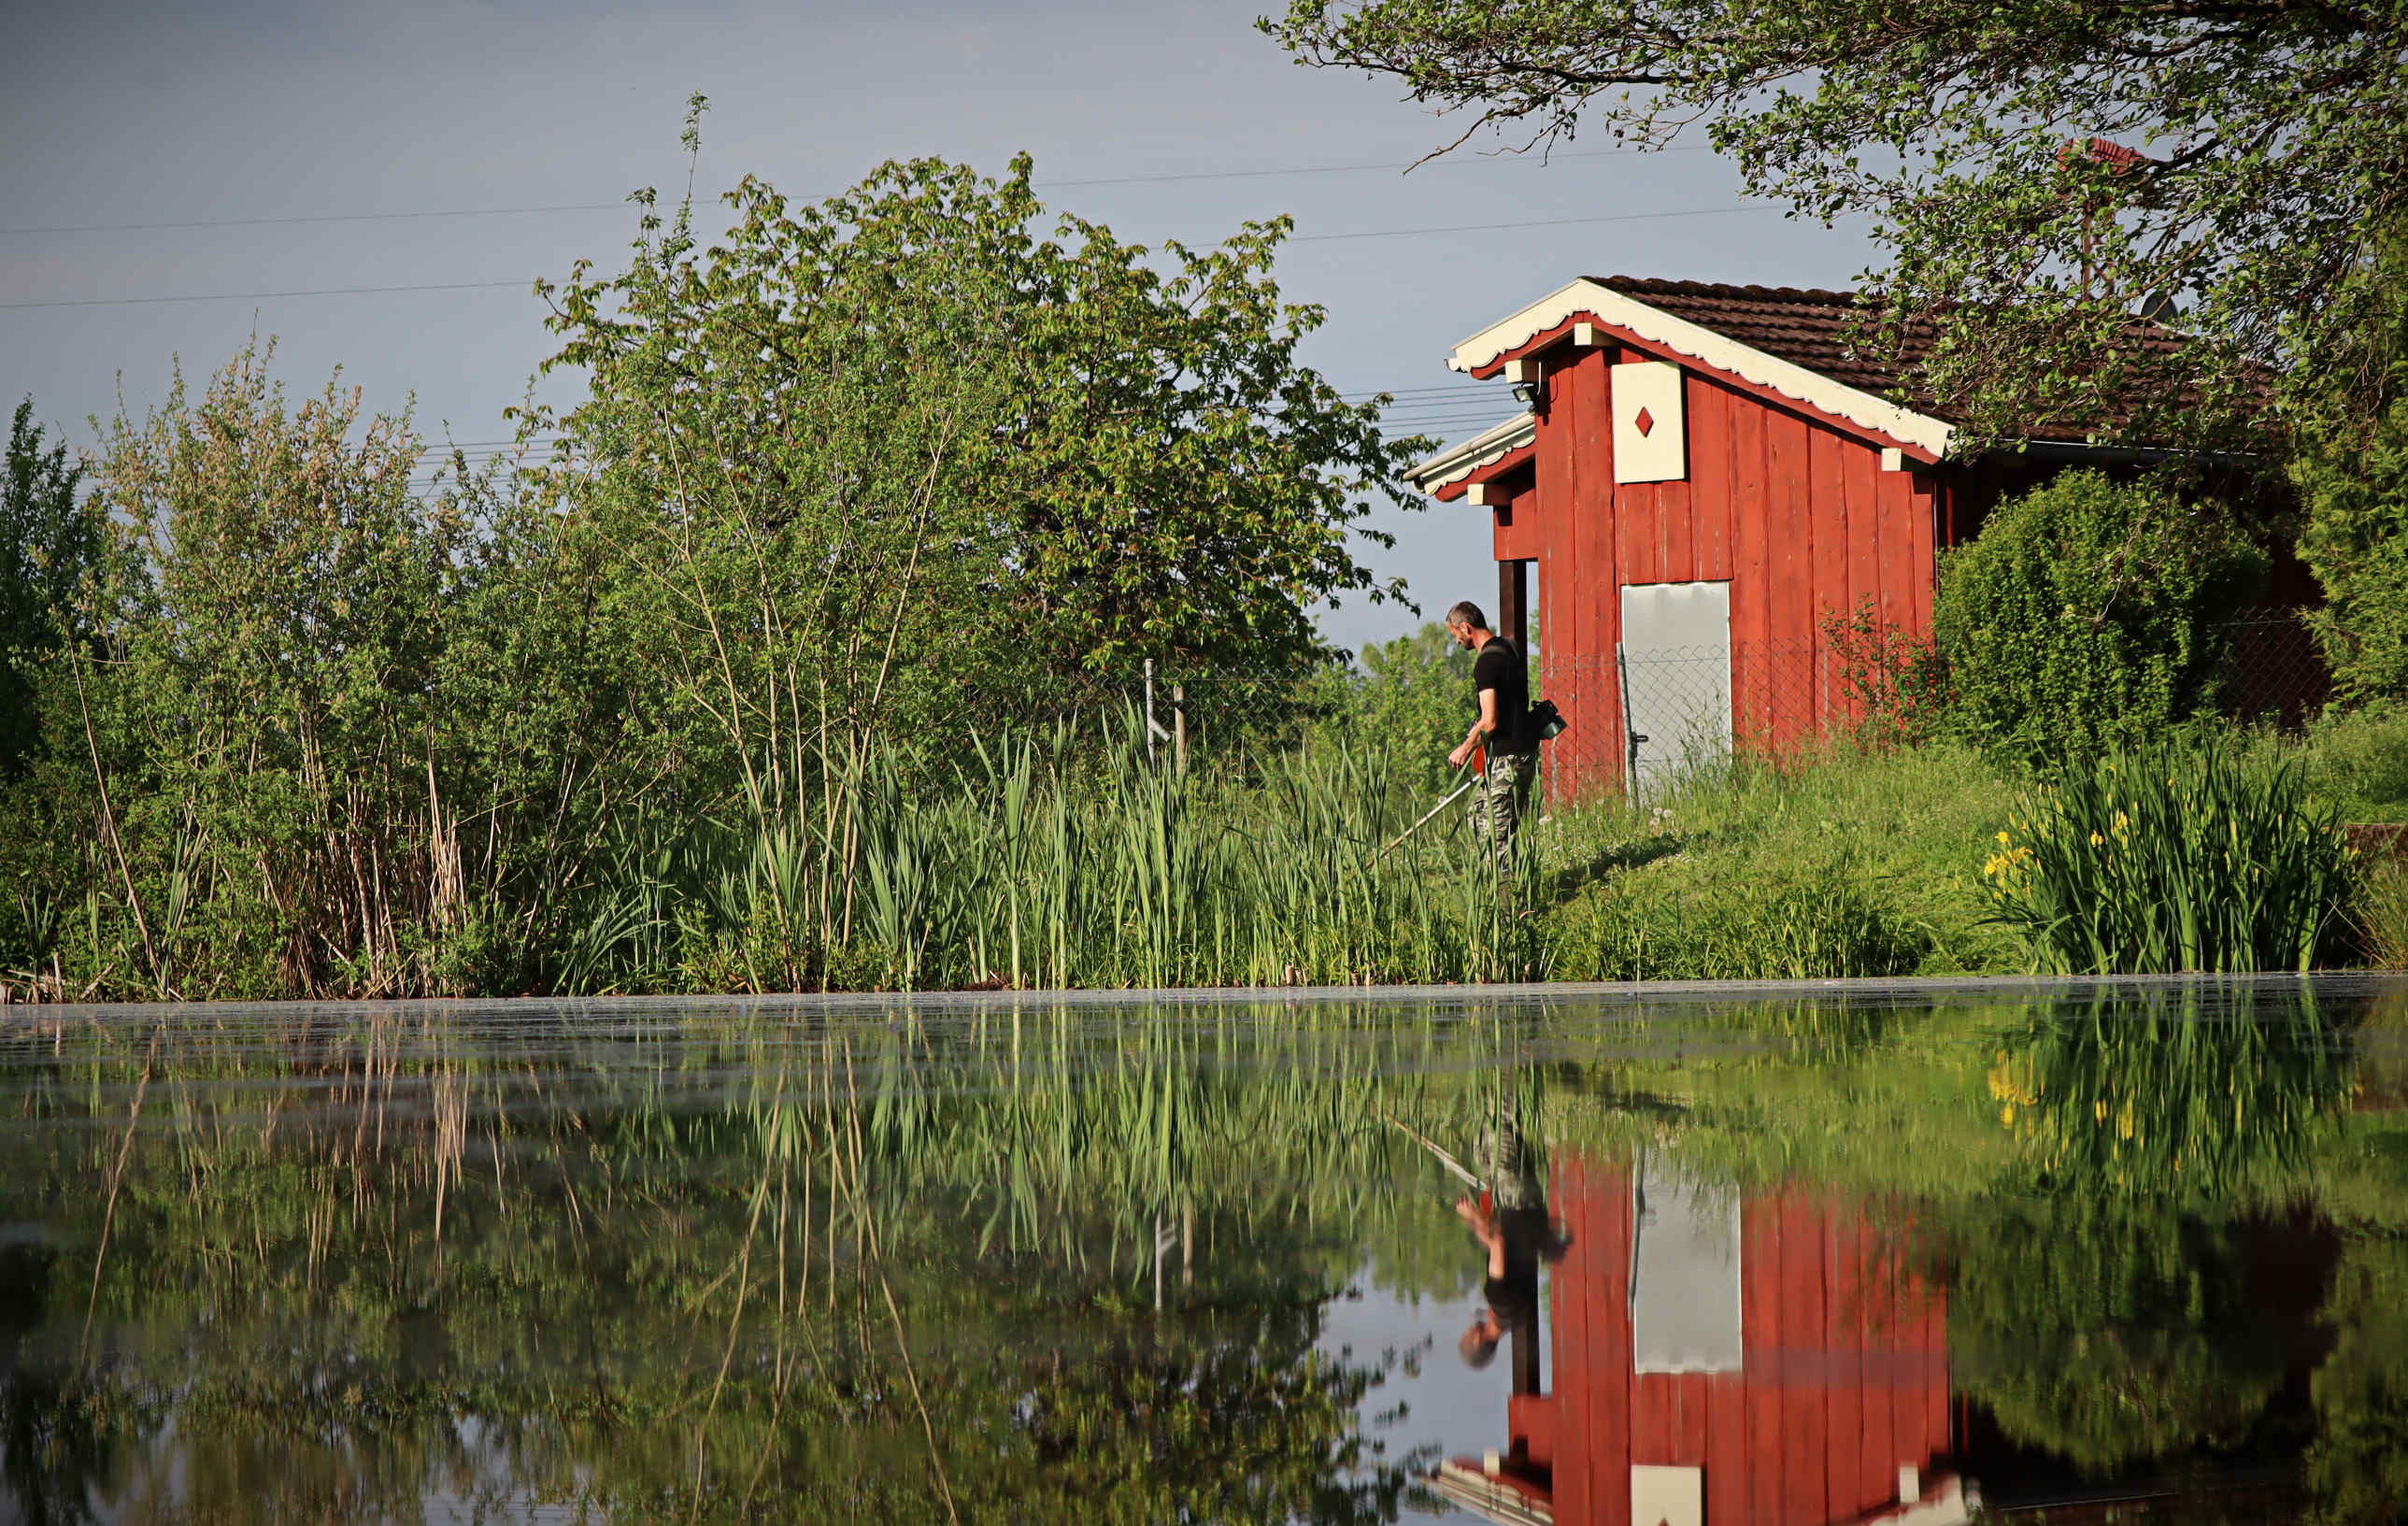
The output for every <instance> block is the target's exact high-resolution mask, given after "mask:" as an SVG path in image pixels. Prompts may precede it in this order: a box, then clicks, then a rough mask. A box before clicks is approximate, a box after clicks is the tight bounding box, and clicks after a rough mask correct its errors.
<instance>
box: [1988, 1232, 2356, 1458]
mask: <svg viewBox="0 0 2408 1526" xmlns="http://www.w3.org/2000/svg"><path fill="white" fill-rule="evenodd" d="M2249 1229H2250V1226H2249V1225H2248V1224H2247V1223H2246V1222H2245V1221H2235V1220H2234V1219H2233V1218H2231V1217H2230V1216H2226V1215H2216V1216H2203V1215H2193V1214H2187V1213H2185V1212H2183V1211H2181V1210H2179V1209H2177V1208H2175V1207H2174V1206H2172V1205H2171V1203H2168V1202H2163V1201H2161V1200H2157V1201H2152V1200H2139V1201H2136V1200H2134V1199H2131V1198H2129V1197H2123V1196H2106V1197H2100V1196H2093V1195H2092V1194H2091V1193H2089V1192H2087V1191H2076V1192H2071V1193H2066V1194H2062V1195H2059V1196H2056V1197H2050V1198H2040V1199H2008V1198H2000V1199H1995V1200H1991V1201H1986V1202H1978V1203H1975V1204H1973V1205H1972V1210H1971V1213H1969V1214H1968V1215H1967V1216H1966V1219H1965V1221H1964V1222H1963V1223H1962V1224H1961V1225H1959V1226H1957V1227H1956V1228H1954V1229H1953V1230H1952V1231H1950V1234H1949V1237H1948V1238H1949V1245H1950V1250H1951V1254H1952V1256H1953V1260H1954V1264H1955V1269H1956V1275H1955V1278H1954V1282H1953V1286H1952V1287H1951V1288H1950V1290H1949V1299H1948V1350H1949V1360H1950V1365H1951V1368H1952V1372H1953V1375H1954V1376H1955V1380H1956V1381H1957V1383H1958V1384H1959V1385H1961V1387H1962V1388H1963V1389H1964V1391H1965V1393H1966V1394H1967V1395H1968V1396H1969V1397H1971V1398H1973V1399H1975V1400H1977V1401H1979V1402H1980V1403H1982V1404H1986V1405H1987V1406H1988V1407H1989V1409H1990V1411H1991V1413H1992V1414H1993V1415H1994V1416H1995V1417H1996V1418H1997V1419H1998V1421H1999V1424H2000V1427H2001V1428H2002V1429H2003V1430H2004V1431H2005V1432H2006V1433H2007V1434H2008V1435H2010V1436H2012V1437H2014V1439H2015V1440H2016V1441H2019V1442H2022V1443H2024V1444H2026V1445H2028V1446H2035V1447H2046V1448H2048V1449H2049V1450H2050V1451H2053V1452H2056V1453H2057V1454H2058V1455H2060V1456H2062V1457H2064V1458H2066V1459H2067V1460H2068V1461H2071V1462H2073V1463H2074V1464H2076V1465H2077V1466H2079V1467H2081V1468H2082V1469H2084V1470H2085V1472H2089V1473H2094V1474H2102V1473H2111V1472H2113V1471H2114V1470H2116V1469H2118V1468H2122V1467H2127V1466H2129V1465H2131V1464H2134V1463H2137V1462H2143V1461H2153V1460H2157V1459H2161V1458H2168V1457H2172V1456H2177V1455H2179V1454H2181V1453H2183V1452H2186V1451H2189V1450H2191V1449H2193V1448H2197V1447H2219V1448H2221V1447H2238V1446H2241V1445H2243V1443H2245V1442H2246V1441H2247V1440H2248V1439H2249V1438H2250V1437H2251V1435H2252V1434H2253V1432H2255V1431H2256V1429H2257V1427H2258V1425H2259V1424H2260V1422H2261V1417H2263V1416H2264V1414H2265V1412H2266V1410H2267V1407H2268V1405H2269V1404H2271V1403H2272V1400H2273V1399H2274V1397H2275V1395H2276V1394H2277V1393H2278V1392H2279V1391H2280V1390H2281V1389H2282V1387H2283V1382H2284V1368H2285V1363H2284V1357H2285V1351H2284V1346H2283V1341H2284V1336H2285V1335H2286V1333H2304V1332H2305V1330H2306V1328H2307V1326H2308V1324H2309V1317H2310V1316H2312V1314H2313V1309H2308V1310H2300V1309H2297V1308H2286V1307H2284V1306H2283V1301H2282V1299H2281V1297H2280V1295H2279V1293H2278V1292H2277V1291H2276V1290H2275V1289H2272V1288H2264V1287H2261V1286H2258V1285H2257V1279H2256V1278H2255V1277H2254V1275H2253V1270H2252V1268H2251V1265H2250V1261H2249V1257H2248V1243H2249V1232H2248V1231H2249Z"/></svg>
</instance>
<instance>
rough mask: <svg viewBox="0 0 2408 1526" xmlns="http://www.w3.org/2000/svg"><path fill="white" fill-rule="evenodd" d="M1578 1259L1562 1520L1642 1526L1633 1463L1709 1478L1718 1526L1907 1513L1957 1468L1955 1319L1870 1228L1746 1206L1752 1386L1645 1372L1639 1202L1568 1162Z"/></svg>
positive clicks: (1563, 1266) (1708, 1376) (1561, 1446)
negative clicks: (1633, 1278) (1634, 1350)
mask: <svg viewBox="0 0 2408 1526" xmlns="http://www.w3.org/2000/svg"><path fill="white" fill-rule="evenodd" d="M1555 1207H1556V1211H1557V1212H1558V1214H1559V1215H1560V1216H1562V1218H1563V1219H1564V1228H1565V1231H1566V1232H1567V1234H1568V1235H1569V1237H1570V1243H1571V1248H1570V1251H1569V1252H1567V1254H1566V1255H1565V1257H1564V1259H1563V1260H1561V1261H1559V1262H1557V1263H1556V1264H1555V1269H1554V1271H1553V1272H1552V1274H1551V1277H1550V1288H1551V1293H1550V1308H1551V1309H1552V1311H1553V1317H1554V1329H1555V1349H1554V1352H1553V1356H1554V1369H1555V1422H1556V1432H1555V1519H1557V1520H1558V1521H1560V1522H1562V1523H1564V1526H1651V1523H1648V1522H1632V1521H1630V1520H1629V1515H1630V1468H1631V1465H1632V1464H1633V1463H1660V1464H1668V1465H1671V1466H1678V1467H1694V1468H1698V1469H1699V1470H1701V1471H1702V1473H1703V1475H1704V1480H1705V1506H1706V1520H1707V1522H1708V1526H1828V1523H1831V1522H1838V1521H1846V1520H1852V1519H1856V1518H1857V1517H1859V1516H1863V1515H1865V1514H1868V1513H1870V1512H1871V1511H1874V1510H1878V1509H1881V1508H1883V1507H1884V1506H1885V1505H1888V1504H1893V1503H1895V1501H1896V1499H1897V1494H1898V1469H1899V1464H1900V1463H1913V1464H1914V1466H1915V1467H1917V1468H1918V1469H1920V1470H1921V1471H1923V1472H1924V1473H1925V1474H1927V1475H1928V1474H1929V1473H1930V1472H1931V1471H1932V1464H1933V1462H1934V1461H1936V1460H1937V1459H1939V1458H1940V1457H1942V1456H1943V1455H1944V1454H1945V1453H1946V1452H1947V1450H1948V1445H1949V1436H1948V1361H1947V1346H1946V1341H1947V1318H1946V1309H1945V1306H1944V1304H1943V1303H1942V1300H1941V1298H1940V1296H1939V1295H1938V1294H1937V1293H1936V1292H1934V1291H1933V1290H1931V1289H1929V1288H1925V1287H1923V1286H1921V1285H1920V1284H1918V1283H1916V1282H1914V1280H1913V1279H1912V1278H1910V1277H1908V1276H1907V1275H1906V1274H1905V1273H1904V1271H1903V1269H1902V1268H1901V1267H1900V1265H1899V1261H1898V1259H1897V1257H1896V1254H1895V1253H1894V1251H1893V1250H1892V1249H1891V1248H1890V1247H1888V1246H1886V1245H1884V1244H1883V1243H1882V1241H1881V1239H1880V1237H1879V1236H1878V1235H1877V1234H1876V1233H1875V1232H1874V1231H1873V1230H1872V1229H1871V1227H1870V1226H1868V1225H1867V1224H1866V1223H1865V1222H1864V1221H1863V1219H1862V1218H1861V1217H1859V1216H1856V1215H1855V1214H1853V1213H1851V1212H1849V1211H1848V1210H1846V1209H1845V1208H1843V1207H1842V1206H1841V1205H1839V1204H1835V1203H1832V1202H1826V1201H1823V1200H1821V1199H1818V1198H1814V1197H1810V1196H1806V1195H1802V1194H1789V1195H1785V1196H1781V1197H1756V1198H1751V1199H1747V1200H1745V1201H1743V1202H1742V1205H1741V1231H1740V1235H1741V1251H1740V1258H1741V1260H1740V1298H1741V1321H1742V1333H1743V1336H1744V1355H1743V1358H1742V1370H1741V1371H1739V1372H1736V1373H1696V1374H1670V1373H1647V1374H1640V1373H1635V1372H1633V1371H1632V1359H1631V1332H1630V1266H1631V1255H1632V1249H1633V1246H1632V1242H1631V1234H1632V1227H1631V1184H1630V1181H1629V1177H1628V1173H1627V1171H1626V1170H1624V1169H1623V1168H1621V1167H1619V1166H1615V1165H1606V1164H1600V1163H1597V1162H1593V1161H1590V1160H1587V1159H1583V1158H1581V1157H1578V1156H1570V1157H1566V1158H1563V1159H1559V1161H1558V1163H1557V1166H1556V1179H1555Z"/></svg>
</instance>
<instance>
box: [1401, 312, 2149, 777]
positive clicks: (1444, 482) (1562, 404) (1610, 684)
mask: <svg viewBox="0 0 2408 1526" xmlns="http://www.w3.org/2000/svg"><path fill="white" fill-rule="evenodd" d="M1858 312H1859V308H1858V305H1857V302H1856V297H1855V296H1854V295H1852V294H1850V293H1846V292H1831V291H1813V290H1804V289H1797V288H1788V287H1762V286H1720V285H1708V284H1703V283H1700V282H1696V281H1651V280H1640V279H1636V278H1632V277H1627V276H1604V277H1590V278H1584V279H1583V280H1580V281H1573V282H1572V283H1571V284H1570V285H1568V286H1566V287H1564V288H1563V289H1562V290H1561V291H1558V292H1555V293H1553V294H1551V295H1547V296H1545V297H1542V298H1541V299H1540V300H1538V301H1536V302H1533V303H1531V304H1530V305H1529V306H1527V307H1526V308H1524V309H1522V310H1520V311H1519V312H1516V313H1514V314H1513V315H1512V316H1511V317H1509V318H1506V319H1504V320H1502V321H1501V322H1499V323H1497V324H1493V325H1491V326H1490V327H1488V328H1485V329H1483V330H1482V331H1481V332H1479V333H1477V334H1475V335H1473V336H1471V337H1470V338H1468V339H1465V340H1464V341H1463V342H1462V343H1461V344H1459V345H1457V346H1456V347H1455V353H1454V354H1453V356H1452V357H1451V358H1450V360H1449V364H1450V365H1451V366H1452V367H1454V368H1455V370H1458V371H1465V372H1469V374H1471V375H1473V376H1476V377H1481V378H1494V377H1500V376H1501V377H1503V378H1505V379H1507V380H1508V381H1511V382H1512V383H1513V384H1514V389H1515V392H1516V394H1517V396H1521V397H1522V398H1523V399H1524V400H1525V401H1526V402H1527V404H1528V405H1529V406H1528V411H1527V412H1524V413H1521V414H1519V415H1517V416H1515V417H1513V418H1511V419H1508V420H1506V421H1505V422H1504V423H1502V424H1499V425H1497V426H1496V427H1495V428H1492V429H1490V430H1488V431H1486V432H1485V433H1484V434H1481V435H1479V436H1477V437H1475V438H1473V439H1469V440H1466V441H1464V442H1462V443H1460V444H1457V445H1455V446H1453V447H1450V448H1449V449H1447V450H1445V451H1443V452H1441V453H1439V454H1437V455H1434V456H1432V457H1430V458H1429V459H1428V460H1427V461H1425V462H1423V463H1422V464H1421V465H1420V466H1418V467H1417V468H1414V471H1413V474H1412V480H1413V482H1414V483H1415V485H1417V486H1419V487H1420V488H1421V489H1422V490H1423V491H1425V492H1427V493H1430V494H1432V495H1434V496H1435V497H1439V498H1441V499H1444V500H1448V501H1463V502H1466V503H1469V504H1472V505H1476V506H1479V507H1482V508H1485V509H1487V510H1488V511H1489V512H1490V514H1491V515H1492V516H1493V519H1494V524H1495V531H1496V558H1497V562H1498V603H1499V605H1501V606H1502V608H1501V610H1500V611H1498V612H1497V613H1498V622H1497V623H1498V628H1499V629H1500V630H1502V631H1503V632H1504V633H1505V634H1507V635H1509V636H1512V637H1513V638H1514V639H1515V640H1516V641H1519V642H1522V643H1523V647H1524V650H1525V651H1527V650H1528V646H1527V611H1528V607H1529V599H1528V595H1529V592H1530V584H1529V581H1528V571H1529V569H1530V568H1531V567H1532V566H1533V565H1535V566H1536V568H1537V569H1538V590H1537V592H1538V602H1539V608H1540V610H1541V613H1542V615H1543V621H1544V632H1543V640H1542V641H1541V653H1540V673H1539V678H1540V683H1541V686H1542V689H1543V692H1544V693H1545V694H1546V695H1548V696H1549V697H1550V698H1554V699H1555V701H1556V702H1557V703H1558V704H1559V705H1561V706H1562V707H1563V709H1564V711H1565V712H1566V713H1567V714H1568V715H1570V717H1571V721H1572V727H1571V730H1570V732H1569V733H1568V734H1567V735H1566V736H1565V737H1563V738H1561V739H1559V740H1558V741H1556V742H1555V743H1553V744H1552V749H1553V750H1552V753H1551V755H1550V758H1549V775H1548V776H1549V780H1550V784H1549V790H1550V793H1551V795H1552V796H1553V797H1554V798H1555V799H1556V800H1558V801H1562V800H1566V799H1574V798H1578V797H1579V796H1581V795H1583V794H1585V793H1588V792H1590V791H1592V790H1594V789H1597V788H1600V787H1604V788H1620V787H1622V786H1623V785H1624V784H1625V783H1626V782H1629V783H1631V784H1634V785H1636V786H1638V787H1639V788H1640V789H1641V791H1642V792H1643V790H1644V789H1645V787H1646V785H1647V783H1648V781H1649V779H1650V778H1651V776H1653V775H1655V774H1656V773H1659V772H1661V771H1664V770H1673V769H1677V768H1678V767H1680V766H1681V765H1682V764H1683V762H1684V759H1685V758H1686V757H1688V756H1694V755H1695V754H1697V753H1698V752H1699V751H1705V752H1713V751H1717V750H1724V749H1727V748H1728V747H1730V746H1731V745H1732V744H1733V743H1734V742H1738V743H1741V744H1745V743H1748V742H1755V743H1757V744H1778V743H1783V742H1786V741H1795V740H1798V739H1800V738H1803V737H1807V736H1812V735H1815V734H1818V733H1820V732H1821V731H1822V730H1823V729H1824V728H1825V727H1828V725H1829V724H1830V723H1831V722H1833V721H1834V720H1839V719H1842V718H1846V717H1848V716H1849V715H1850V714H1851V701H1850V697H1849V695H1848V693H1847V692H1846V684H1845V682H1844V675H1843V674H1842V672H1841V671H1840V670H1839V667H1838V665H1837V664H1836V663H1835V662H1834V661H1833V660H1832V656H1831V653H1830V650H1829V646H1830V643H1829V640H1828V636H1827V635H1826V633H1825V630H1824V622H1825V621H1826V619H1827V617H1828V616H1831V615H1833V614H1838V615H1841V616H1842V617H1851V616H1854V615H1855V614H1856V612H1859V611H1864V610H1868V609H1869V610H1870V611H1871V612H1872V613H1873V615H1874V616H1875V617H1876V618H1877V619H1878V620H1879V622H1880V623H1881V624H1882V625H1883V626H1885V627H1887V628H1889V629H1891V630H1893V631H1896V632H1899V633H1901V634H1904V635H1907V636H1921V635H1924V634H1927V633H1928V631H1929V629H1930V624H1931V599H1932V591H1933V586H1934V581H1935V569H1936V562H1935V557H1936V554H1937V553H1938V551H1939V550H1940V549H1941V548H1942V547H1945V546H1949V545H1953V544H1955V543H1957V542H1958V541H1960V540H1965V539H1967V538H1968V537H1969V536H1971V534H1972V533H1973V531H1974V530H1975V529H1976V528H1977V527H1978V525H1979V523H1980V520H1981V517H1982V515H1983V513H1984V511H1985V510H1986V509H1987V508H1988V507H1989V506H1990V505H1991V504H1993V503H1995V502H1997V501H1998V499H1999V497H2000V495H2001V494H2002V493H2007V492H2014V491H2018V490H2020V489H2022V488H2024V487H2027V486H2029V485H2031V483H2033V482H2035V481H2037V480H2038V479H2040V478H2042V477H2044V476H2046V475H2048V474H2050V473H2053V472H2055V471H2057V470H2059V469H2062V468H2064V467H2066V466H2068V465H2071V464H2075V463H2079V462H2085V461H2086V462H2096V463H2100V464H2109V463H2129V462H2130V461H2132V460H2133V459H2134V456H2133V453H2132V452H2130V451H2129V450H2118V449H2114V448H2102V447H2096V446H2093V445H2090V444H2088V443H2086V442H2085V441H2083V440H2081V439H2073V438H2064V439H2048V438H2045V437H2044V436H2042V437H2041V438H2036V439H2032V440H2030V441H2028V442H2026V443H2025V444H2024V446H2023V448H2022V449H2021V450H2019V451H2017V452H2015V453H1990V454H1986V455H1983V456H1978V457H1975V458H1973V459H1970V460H1960V459H1952V458H1951V456H1950V449H1949V448H1950V445H1951V444H1952V442H1953V441H1954V440H1955V439H1956V436H1957V425H1956V424H1955V423H1953V422H1951V421H1950V420H1948V419H1947V418H1944V417H1942V416H1941V414H1940V413H1939V412H1938V411H1936V410H1934V409H1933V408H1932V407H1931V405H1929V404H1928V403H1926V404H1919V405H1915V406H1909V405H1907V404H1902V403H1899V402H1896V401H1892V400H1891V399H1892V398H1893V397H1896V396H1912V395H1913V394H1912V389H1911V387H1905V386H1902V385H1901V379H1900V375H1899V372H1898V371H1897V370H1894V369H1892V368H1889V367H1885V366H1884V365H1881V364H1877V363H1875V362H1873V361H1871V360H1870V359H1868V358H1865V357H1864V356H1862V355H1860V354H1858V353H1856V352H1855V351H1854V350H1853V349H1852V348H1851V346H1850V344H1849V341H1848V337H1847V330H1848V327H1849V325H1850V324H1851V321H1852V320H1853V319H1855V318H1856V316H1857V314H1858ZM2165 342H2167V343H2170V344H2171V343H2178V342H2180V341H2179V339H2178V338H2176V337H2175V336H2173V335H2172V334H2171V333H2168V334H2167V335H2166V336H2165ZM1902 364H1903V365H1904V367H1906V368H1907V369H1908V370H1909V371H1910V372H1911V370H1912V366H1913V355H1912V353H1910V354H1909V355H1908V357H1907V358H1906V360H1905V361H1904V362H1903V363H1902Z"/></svg>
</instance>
